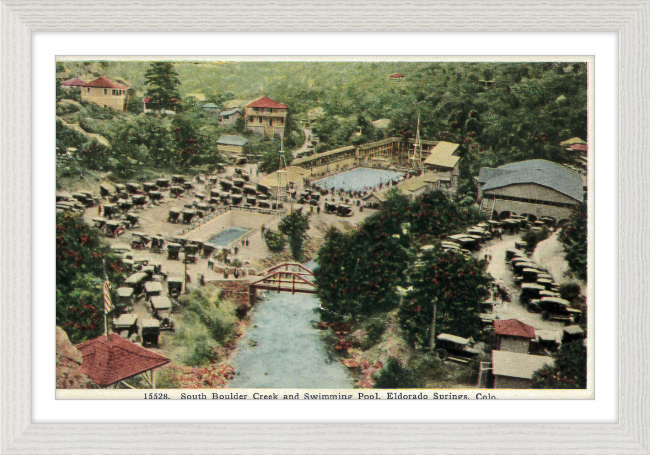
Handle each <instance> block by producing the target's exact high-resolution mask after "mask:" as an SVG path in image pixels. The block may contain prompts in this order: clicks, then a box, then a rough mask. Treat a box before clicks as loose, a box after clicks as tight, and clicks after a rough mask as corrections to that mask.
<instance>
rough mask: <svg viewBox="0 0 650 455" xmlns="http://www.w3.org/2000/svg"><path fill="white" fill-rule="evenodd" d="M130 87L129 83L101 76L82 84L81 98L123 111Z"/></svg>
mask: <svg viewBox="0 0 650 455" xmlns="http://www.w3.org/2000/svg"><path fill="white" fill-rule="evenodd" d="M128 89H129V87H128V86H127V85H120V84H117V83H115V82H113V81H111V80H110V79H108V78H106V77H104V76H100V77H98V78H97V79H95V80H94V81H91V82H86V83H85V84H83V85H82V86H81V99H82V101H87V102H90V103H95V104H97V105H99V106H102V107H105V108H111V109H115V110H119V111H123V110H124V107H125V103H124V101H125V100H126V96H127V95H126V92H127V90H128Z"/></svg>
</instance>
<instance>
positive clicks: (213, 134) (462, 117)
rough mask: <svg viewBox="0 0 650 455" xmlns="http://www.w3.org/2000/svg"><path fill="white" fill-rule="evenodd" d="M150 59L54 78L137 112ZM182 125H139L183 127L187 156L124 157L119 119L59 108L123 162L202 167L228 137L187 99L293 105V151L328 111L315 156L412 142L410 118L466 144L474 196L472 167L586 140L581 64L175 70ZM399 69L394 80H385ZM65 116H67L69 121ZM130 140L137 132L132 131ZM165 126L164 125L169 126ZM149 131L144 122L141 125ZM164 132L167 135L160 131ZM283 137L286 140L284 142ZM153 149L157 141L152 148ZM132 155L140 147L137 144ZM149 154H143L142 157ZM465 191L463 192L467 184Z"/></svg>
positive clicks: (179, 150)
mask: <svg viewBox="0 0 650 455" xmlns="http://www.w3.org/2000/svg"><path fill="white" fill-rule="evenodd" d="M148 66H149V62H138V61H121V62H120V61H103V62H100V61H96V62H92V61H91V62H59V65H58V67H57V70H58V72H57V77H58V79H59V80H61V79H64V78H68V77H82V78H84V80H90V79H92V78H93V77H96V76H99V75H105V76H107V77H108V78H111V79H113V80H116V81H123V82H125V83H127V84H128V85H129V86H130V87H131V90H130V91H129V94H130V95H129V102H128V111H129V114H130V115H131V116H132V115H137V114H139V113H140V112H141V110H142V101H141V100H142V96H143V94H144V93H145V91H146V86H145V76H144V75H145V72H146V69H147V67H148ZM174 69H175V70H176V72H177V73H178V77H179V80H180V86H179V87H178V91H179V93H180V96H181V99H182V100H183V101H182V103H181V104H180V105H179V107H180V108H182V109H184V110H185V111H186V118H185V119H178V120H175V121H176V122H178V123H180V125H171V127H170V124H171V123H170V122H172V121H170V120H169V119H163V120H160V119H155V120H143V122H146V123H155V125H151V126H152V127H153V130H154V131H158V130H160V131H161V132H160V134H161V135H163V136H164V135H165V134H171V133H172V131H174V128H176V127H178V128H180V129H181V130H183V128H185V129H187V131H185V132H184V136H187V138H190V139H193V140H196V141H197V142H196V144H198V145H197V146H196V147H195V148H194V150H192V151H191V152H192V153H190V154H189V155H191V156H188V153H187V152H186V153H184V152H183V151H184V150H185V149H187V147H182V146H178V147H175V146H174V141H178V137H174V138H172V139H171V140H164V141H163V142H164V143H165V144H167V147H169V148H170V150H167V149H166V148H165V147H163V148H162V149H161V148H160V147H153V148H152V147H151V143H150V140H149V139H150V138H148V137H142V134H135V136H136V137H135V139H133V140H129V142H130V144H131V145H130V146H129V147H130V148H129V150H123V149H124V147H125V145H124V144H119V143H118V142H121V141H123V139H124V133H125V128H126V126H125V124H124V119H123V117H127V119H126V121H127V123H128V122H129V121H130V120H129V119H128V117H129V114H115V113H114V112H110V111H107V112H98V111H102V110H101V109H99V108H96V107H84V108H83V109H80V110H75V108H74V107H71V106H69V105H67V106H65V107H64V108H61V109H60V110H59V113H60V114H62V115H63V114H66V115H65V116H63V118H65V119H66V120H68V121H70V120H72V121H73V122H75V120H76V119H78V122H77V123H80V124H81V126H82V127H83V128H84V129H86V131H88V132H91V133H98V134H102V135H104V136H105V137H107V138H108V139H109V140H110V142H111V144H112V145H113V146H117V148H118V149H121V150H119V152H115V153H112V154H111V153H109V154H108V155H111V156H112V157H113V158H115V159H118V160H121V159H122V156H125V155H126V156H131V155H133V152H134V151H136V152H138V153H136V154H135V155H136V156H135V159H138V156H139V157H142V156H145V157H146V156H150V159H145V160H144V161H143V160H141V159H140V160H139V161H142V162H144V163H146V164H148V165H154V164H155V163H156V162H159V161H165V162H167V161H168V160H167V154H169V153H171V154H173V155H174V156H175V160H176V162H177V163H187V164H190V165H196V166H199V165H203V164H206V161H208V160H210V159H214V156H215V153H216V152H215V151H214V150H213V149H212V147H211V144H213V142H214V140H216V138H218V136H219V135H220V134H224V133H228V132H233V131H230V130H228V131H225V130H224V129H223V128H221V127H220V126H219V125H216V122H215V121H214V120H215V119H214V118H212V119H210V118H207V119H206V118H205V116H204V115H202V114H201V113H200V112H198V111H197V109H196V103H195V99H193V98H189V99H188V98H187V96H188V95H190V94H194V95H196V94H199V95H201V96H204V97H205V102H213V103H215V104H221V103H222V102H223V101H224V100H229V99H242V100H249V99H253V98H256V97H259V96H261V95H267V96H269V97H271V98H272V99H275V100H278V101H280V102H282V103H284V104H286V105H287V106H289V109H290V112H291V117H292V120H293V121H294V126H293V128H292V129H294V130H296V133H294V138H293V141H292V139H291V138H290V137H285V141H286V142H285V144H286V143H289V144H290V146H294V147H297V146H299V142H300V139H302V137H300V138H298V137H297V136H298V134H297V131H299V130H300V126H299V121H300V120H303V121H304V120H307V113H308V111H309V110H311V109H314V108H317V107H319V108H322V110H323V113H324V115H322V116H321V117H320V118H319V119H317V120H316V121H315V123H314V125H313V131H314V133H316V134H318V135H319V136H320V137H321V140H322V144H321V145H320V147H319V150H318V151H324V150H328V149H331V148H335V147H340V146H344V145H348V144H350V143H362V142H364V141H369V140H374V139H380V138H383V137H385V136H398V137H404V138H408V137H411V136H413V135H414V133H415V128H416V124H417V119H418V115H419V116H420V131H421V134H422V137H423V138H425V139H431V140H449V141H452V142H459V143H462V144H463V145H464V147H463V150H462V153H464V154H465V155H466V157H468V158H469V159H466V160H463V166H464V169H462V172H463V177H464V179H463V181H464V182H465V184H466V188H464V191H461V192H464V193H465V194H471V192H473V188H471V184H472V183H471V178H470V179H468V177H470V176H472V175H476V174H477V172H478V169H479V167H480V166H483V165H490V166H497V165H500V164H503V163H506V162H510V161H516V160H523V159H529V158H546V159H550V160H552V161H558V162H563V161H565V159H566V158H565V156H564V152H563V150H562V149H561V148H560V147H559V142H561V141H562V140H565V139H568V138H570V137H574V136H578V137H581V138H586V134H587V131H586V125H587V95H586V93H587V92H586V86H587V67H586V64H583V63H552V62H545V63H528V62H521V63H519V62H509V63H481V62H413V63H411V62H393V63H388V62H234V63H233V62H177V63H174ZM395 72H399V73H400V74H403V75H404V76H405V77H404V78H402V79H401V82H397V83H396V82H395V81H393V80H391V79H390V78H389V75H390V74H393V73H395ZM66 117H67V118H66ZM382 118H386V119H390V126H389V127H388V128H387V129H383V130H378V129H375V128H374V127H373V126H372V124H371V122H372V121H374V120H378V119H382ZM128 128H129V129H130V131H131V132H133V131H134V130H135V131H136V132H137V130H138V124H135V125H133V124H130V125H129V127H128ZM170 128H171V129H170ZM146 129H147V130H149V129H150V128H149V125H147V128H146ZM163 130H164V131H166V132H163ZM289 136H290V135H289ZM154 142H155V141H154ZM134 147H137V150H136V149H135V148H134ZM144 148H146V150H145V149H144ZM467 185H469V187H467Z"/></svg>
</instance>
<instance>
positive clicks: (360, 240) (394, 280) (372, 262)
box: [314, 197, 409, 317]
mask: <svg viewBox="0 0 650 455" xmlns="http://www.w3.org/2000/svg"><path fill="white" fill-rule="evenodd" d="M403 203H406V204H408V200H406V201H404V200H403V199H402V198H401V197H395V198H393V199H391V200H389V203H387V204H386V206H385V207H384V209H383V210H382V211H380V212H378V213H376V214H374V215H372V216H370V217H368V218H367V219H366V220H364V222H363V223H362V224H361V225H360V226H359V228H358V230H357V231H354V232H350V233H344V232H341V231H339V230H337V229H334V228H332V229H330V230H329V231H328V232H327V233H326V234H325V241H324V243H323V246H322V247H321V249H320V250H319V252H318V268H316V270H314V277H315V279H316V283H317V284H318V295H319V297H320V300H321V302H322V306H323V308H325V309H326V310H328V311H329V312H333V313H334V314H338V315H342V316H352V317H357V316H360V315H369V314H372V313H373V312H377V311H385V310H389V309H392V308H395V307H396V306H397V304H398V303H399V298H398V296H397V293H396V287H397V286H399V285H400V284H403V282H404V279H405V274H404V272H405V271H406V268H407V266H408V263H409V252H408V247H409V239H408V234H407V233H405V232H404V231H403V229H402V226H401V224H402V221H403V220H404V219H405V218H406V217H405V211H404V210H403V208H400V206H401V204H403Z"/></svg>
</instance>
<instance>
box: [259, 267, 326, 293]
mask: <svg viewBox="0 0 650 455" xmlns="http://www.w3.org/2000/svg"><path fill="white" fill-rule="evenodd" d="M313 277H314V274H313V273H312V272H311V270H309V269H308V268H307V267H305V266H303V265H302V264H298V263H296V262H285V263H283V264H278V265H276V266H273V267H271V268H270V269H267V270H265V271H263V272H262V273H260V274H259V275H258V276H257V277H255V278H253V279H252V280H251V282H250V286H251V294H252V293H253V290H254V289H255V290H257V289H264V290H267V291H277V292H291V293H292V294H295V293H296V292H302V293H307V294H315V293H316V285H315V284H314V282H313Z"/></svg>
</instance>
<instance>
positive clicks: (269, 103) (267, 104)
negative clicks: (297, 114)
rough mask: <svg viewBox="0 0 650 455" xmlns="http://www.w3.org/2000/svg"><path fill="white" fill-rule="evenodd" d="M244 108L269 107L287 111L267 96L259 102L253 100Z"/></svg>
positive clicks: (282, 105)
mask: <svg viewBox="0 0 650 455" xmlns="http://www.w3.org/2000/svg"><path fill="white" fill-rule="evenodd" d="M246 107H269V108H274V109H287V106H285V105H284V104H282V103H278V102H277V101H273V100H272V99H271V98H269V97H268V96H264V97H262V98H260V99H259V100H255V101H253V102H252V103H250V104H249V105H247V106H246Z"/></svg>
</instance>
